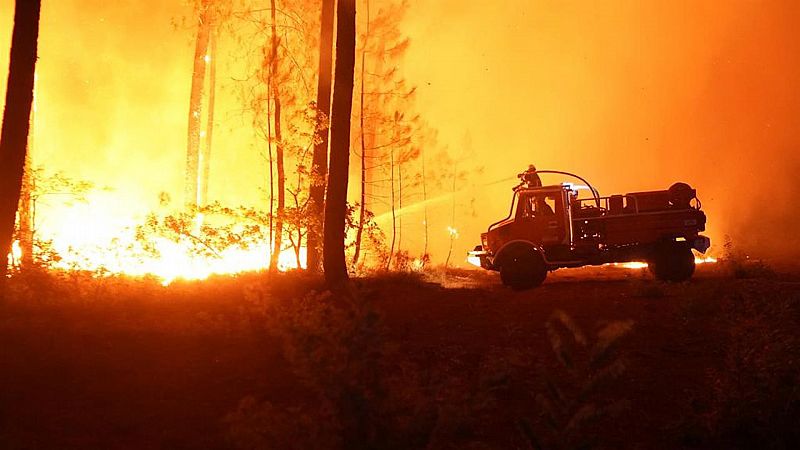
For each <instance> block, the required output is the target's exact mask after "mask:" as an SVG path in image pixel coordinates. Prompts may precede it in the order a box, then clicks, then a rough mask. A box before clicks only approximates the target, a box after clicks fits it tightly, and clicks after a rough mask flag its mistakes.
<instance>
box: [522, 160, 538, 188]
mask: <svg viewBox="0 0 800 450" xmlns="http://www.w3.org/2000/svg"><path fill="white" fill-rule="evenodd" d="M518 176H519V178H520V179H522V182H523V183H525V184H526V185H527V187H529V188H531V187H541V186H542V180H541V179H540V178H539V174H537V173H536V166H534V165H533V164H531V165H529V166H528V170H526V171H525V172H523V173H521V174H519V175H518Z"/></svg>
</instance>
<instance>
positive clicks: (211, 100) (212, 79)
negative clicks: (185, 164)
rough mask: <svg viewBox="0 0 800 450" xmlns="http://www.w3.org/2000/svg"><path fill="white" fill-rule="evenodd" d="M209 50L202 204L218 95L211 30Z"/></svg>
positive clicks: (206, 201)
mask: <svg viewBox="0 0 800 450" xmlns="http://www.w3.org/2000/svg"><path fill="white" fill-rule="evenodd" d="M209 47H210V50H209V52H208V55H209V58H208V65H209V69H208V116H207V119H206V130H205V131H206V137H205V140H206V142H205V144H206V145H205V146H203V147H202V153H201V154H200V196H199V197H200V200H199V204H200V205H205V204H207V203H208V178H209V175H210V172H211V138H212V137H213V135H214V104H215V103H216V97H217V36H216V33H214V31H211V34H210V36H209Z"/></svg>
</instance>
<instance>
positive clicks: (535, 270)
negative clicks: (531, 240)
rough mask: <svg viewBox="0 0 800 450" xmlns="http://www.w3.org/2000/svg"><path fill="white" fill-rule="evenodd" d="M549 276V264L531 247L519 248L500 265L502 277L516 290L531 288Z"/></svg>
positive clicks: (504, 282) (507, 284) (505, 283)
mask: <svg viewBox="0 0 800 450" xmlns="http://www.w3.org/2000/svg"><path fill="white" fill-rule="evenodd" d="M545 278H547V266H546V265H545V263H544V260H543V259H542V256H541V255H539V254H538V253H536V252H534V251H533V250H531V249H522V248H521V249H518V250H516V251H514V253H513V254H510V255H508V257H507V258H505V260H504V261H503V264H502V265H501V266H500V279H501V280H502V281H503V284H504V285H506V286H509V287H511V288H512V289H514V290H518V291H521V290H524V289H531V288H534V287H536V286H539V285H540V284H542V283H543V282H544V279H545Z"/></svg>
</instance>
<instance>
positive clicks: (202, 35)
mask: <svg viewBox="0 0 800 450" xmlns="http://www.w3.org/2000/svg"><path fill="white" fill-rule="evenodd" d="M210 32H211V8H210V5H209V0H203V1H202V2H201V4H200V13H199V15H198V19H197V39H196V40H195V48H194V67H193V69H192V90H191V93H190V95H189V136H188V146H187V148H186V178H185V180H186V181H185V186H184V204H185V205H186V206H187V207H189V208H193V207H196V206H197V203H198V197H199V195H198V194H199V191H198V189H197V188H198V186H197V180H198V169H199V159H200V132H201V131H202V126H203V125H202V122H203V119H202V117H203V111H202V110H203V88H204V85H205V80H206V54H207V52H208V39H209V35H210Z"/></svg>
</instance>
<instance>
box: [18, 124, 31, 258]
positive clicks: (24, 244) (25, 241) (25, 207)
mask: <svg viewBox="0 0 800 450" xmlns="http://www.w3.org/2000/svg"><path fill="white" fill-rule="evenodd" d="M31 136H33V115H31V129H30V131H29V134H28V151H27V152H26V153H25V169H24V173H23V175H22V188H21V189H20V196H19V228H18V229H19V235H18V239H19V248H20V250H22V258H21V259H20V267H22V268H23V269H25V268H28V267H30V266H32V265H33V211H32V208H33V199H32V194H33V189H34V181H33V167H32V164H31V151H32V150H33V139H31Z"/></svg>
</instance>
